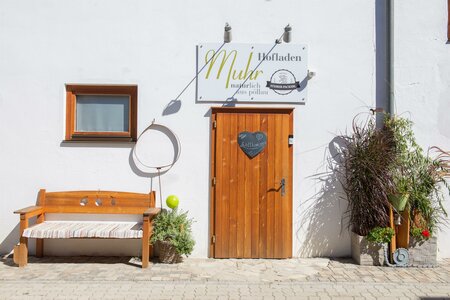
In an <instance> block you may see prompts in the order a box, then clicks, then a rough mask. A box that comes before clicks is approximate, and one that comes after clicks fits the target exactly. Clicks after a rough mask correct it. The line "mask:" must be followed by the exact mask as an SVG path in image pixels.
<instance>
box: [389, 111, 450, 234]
mask: <svg viewBox="0 0 450 300" xmlns="http://www.w3.org/2000/svg"><path fill="white" fill-rule="evenodd" d="M384 124H385V128H386V131H387V132H388V134H390V135H391V136H392V139H393V141H394V149H395V153H396V159H395V160H394V163H393V164H392V166H391V172H392V178H393V181H394V189H393V190H392V191H391V193H392V194H393V195H399V194H403V195H407V199H408V203H409V208H410V215H411V218H412V219H414V218H415V216H417V215H418V214H420V218H421V220H422V222H421V223H422V224H421V225H420V226H419V225H417V224H416V227H418V230H419V229H420V230H422V231H423V230H429V232H430V233H432V232H433V231H434V230H435V229H436V228H437V227H438V226H439V224H442V223H444V222H445V217H446V216H447V213H446V211H445V209H444V207H443V205H442V201H443V193H442V186H444V187H446V188H447V189H448V188H449V187H448V184H447V182H446V180H445V177H446V176H448V174H449V172H448V170H449V169H450V168H449V167H450V164H449V162H450V159H449V158H450V155H449V153H447V152H445V151H443V150H441V149H439V148H437V147H433V149H435V150H436V151H437V152H438V153H439V155H438V156H437V157H436V158H435V159H433V158H431V157H430V156H429V155H428V154H427V155H426V154H425V153H424V151H423V150H422V148H421V147H420V146H419V145H418V143H417V142H416V139H415V136H414V132H413V129H412V126H413V122H412V121H411V120H408V119H405V118H401V117H399V116H390V115H388V114H386V115H385V119H384ZM449 191H450V189H449ZM391 199H392V200H394V199H396V197H394V196H391ZM391 202H393V204H396V203H394V201H391ZM394 207H395V205H394ZM413 221H414V220H413ZM412 230H413V229H411V234H412V235H414V234H416V235H417V232H418V230H416V232H414V233H413V232H412Z"/></svg>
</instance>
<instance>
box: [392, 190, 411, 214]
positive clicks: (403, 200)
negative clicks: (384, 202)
mask: <svg viewBox="0 0 450 300" xmlns="http://www.w3.org/2000/svg"><path fill="white" fill-rule="evenodd" d="M388 198H389V202H391V204H392V206H393V207H394V208H395V210H396V211H397V212H402V211H404V210H405V207H406V204H407V203H408V199H409V194H392V195H389V197H388Z"/></svg>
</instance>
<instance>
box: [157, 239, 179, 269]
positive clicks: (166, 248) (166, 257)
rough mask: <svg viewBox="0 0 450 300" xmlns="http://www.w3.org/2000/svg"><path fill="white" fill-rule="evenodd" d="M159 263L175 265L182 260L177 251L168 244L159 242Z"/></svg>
mask: <svg viewBox="0 0 450 300" xmlns="http://www.w3.org/2000/svg"><path fill="white" fill-rule="evenodd" d="M158 248H159V262H161V263H163V264H176V263H179V262H181V261H182V260H183V259H182V257H181V255H180V254H179V253H178V251H177V249H176V248H175V247H174V246H173V245H172V243H170V242H166V241H159V242H158Z"/></svg>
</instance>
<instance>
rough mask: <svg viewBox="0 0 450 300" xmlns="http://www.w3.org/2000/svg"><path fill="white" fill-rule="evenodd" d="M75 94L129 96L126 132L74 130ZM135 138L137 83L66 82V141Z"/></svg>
mask: <svg viewBox="0 0 450 300" xmlns="http://www.w3.org/2000/svg"><path fill="white" fill-rule="evenodd" d="M77 95H120V96H129V99H130V106H129V116H128V122H129V123H128V131H127V132H99V131H92V132H84V131H83V132H80V131H76V130H75V129H76V96H77ZM136 139H137V85H87V84H66V137H65V140H66V141H114V142H135V141H136Z"/></svg>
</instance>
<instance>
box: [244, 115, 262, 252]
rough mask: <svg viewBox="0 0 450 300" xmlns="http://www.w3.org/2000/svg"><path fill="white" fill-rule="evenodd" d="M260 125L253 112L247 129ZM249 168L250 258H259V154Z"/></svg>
mask: <svg viewBox="0 0 450 300" xmlns="http://www.w3.org/2000/svg"><path fill="white" fill-rule="evenodd" d="M259 126H260V115H259V114H255V115H253V116H252V124H251V130H249V131H252V132H254V131H257V130H259ZM250 167H251V169H250V170H248V172H247V174H251V181H250V183H251V184H250V189H251V191H252V193H251V198H250V199H251V211H252V214H251V215H252V216H251V218H252V221H251V224H252V225H251V227H252V228H251V239H252V258H259V257H260V255H259V239H260V231H259V213H260V209H259V193H260V191H259V180H260V176H259V172H260V170H259V169H260V158H259V156H256V157H254V158H253V159H251V160H250Z"/></svg>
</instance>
